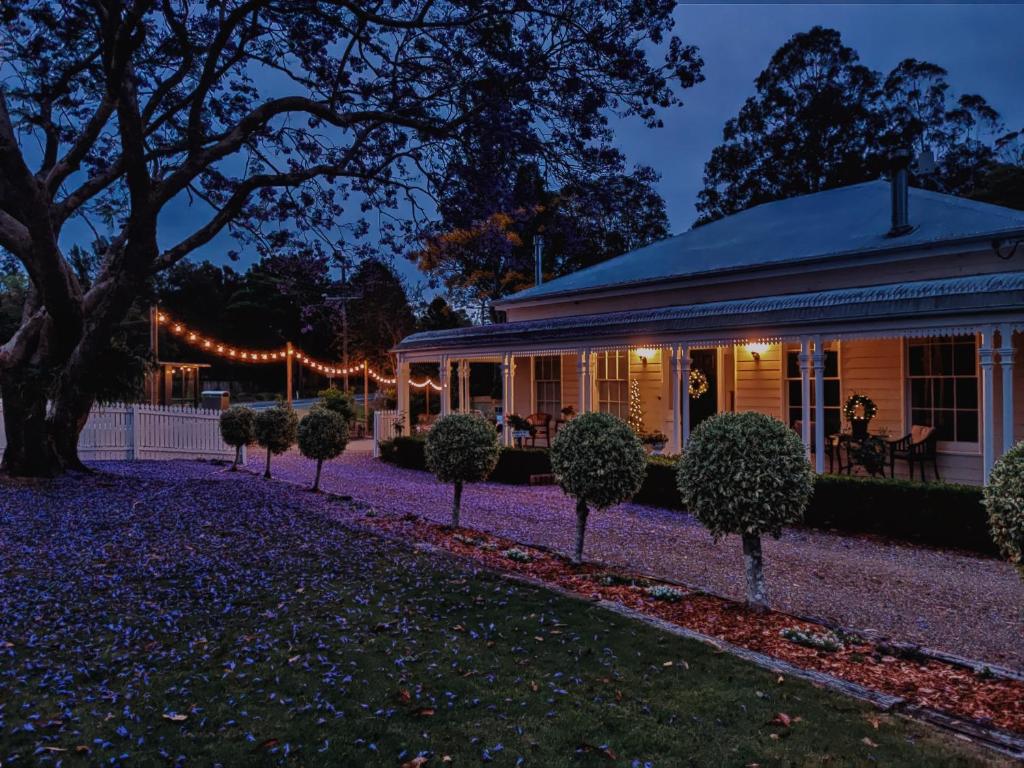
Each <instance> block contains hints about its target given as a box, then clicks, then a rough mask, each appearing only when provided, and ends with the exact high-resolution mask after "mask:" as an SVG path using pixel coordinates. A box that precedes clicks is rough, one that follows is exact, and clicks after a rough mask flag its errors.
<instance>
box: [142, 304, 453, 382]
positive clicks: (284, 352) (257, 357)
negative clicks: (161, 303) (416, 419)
mask: <svg viewBox="0 0 1024 768" xmlns="http://www.w3.org/2000/svg"><path fill="white" fill-rule="evenodd" d="M156 321H157V323H158V324H160V325H166V326H167V330H168V331H170V332H171V333H173V334H174V335H175V336H179V337H181V338H182V340H183V341H187V342H189V343H190V344H193V345H195V346H197V347H201V348H202V349H205V350H207V351H209V352H216V353H217V354H218V355H221V356H223V357H230V358H234V359H236V360H239V359H240V360H244V361H245V362H247V363H270V362H277V361H278V360H284V359H287V358H288V356H289V355H290V356H292V357H293V358H294V359H295V360H297V361H298V362H300V363H301V364H302V365H304V366H306V367H307V368H309V369H311V370H314V371H316V372H317V373H321V374H323V375H325V376H331V377H335V376H354V375H356V374H362V373H363V372H364V371H365V372H366V375H367V376H369V377H370V378H371V379H373V380H374V381H375V382H377V383H378V384H380V385H383V386H394V385H395V384H396V383H397V381H398V380H397V379H396V378H394V377H389V376H385V375H384V374H382V373H380V372H379V371H375V370H374V369H373V368H370V367H369V366H368V365H367V363H366V361H365V360H364V361H363V362H361V363H357V364H356V365H349V366H347V367H346V366H341V365H331V364H329V363H324V362H322V361H320V360H316V359H315V358H312V357H310V356H309V355H307V354H305V353H304V352H303V351H302V350H299V349H295V348H294V347H292V348H290V349H289V348H285V349H272V350H270V351H263V350H259V351H257V350H247V349H239V348H236V347H232V346H230V345H228V344H225V343H224V342H222V341H218V340H217V339H213V338H210V337H206V336H203V335H201V334H199V333H197V332H196V331H193V330H191V329H189V328H188V327H187V326H186V325H185V324H184V323H181V322H178V321H176V320H172V319H171V318H169V317H168V316H167V314H166V313H165V312H158V313H157V316H156ZM409 383H410V384H412V385H413V386H415V387H419V388H421V389H422V388H423V387H425V386H427V385H429V386H430V387H432V388H433V389H435V390H437V391H438V392H440V391H441V387H440V386H438V385H437V384H435V383H434V382H433V381H431V380H430V379H429V378H428V379H426V380H424V381H423V382H412V381H410V382H409Z"/></svg>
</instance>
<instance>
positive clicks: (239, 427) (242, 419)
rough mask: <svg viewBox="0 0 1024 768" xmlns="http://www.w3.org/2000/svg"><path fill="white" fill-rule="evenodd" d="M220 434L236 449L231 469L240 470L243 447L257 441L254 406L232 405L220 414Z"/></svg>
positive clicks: (233, 470)
mask: <svg viewBox="0 0 1024 768" xmlns="http://www.w3.org/2000/svg"><path fill="white" fill-rule="evenodd" d="M220 436H221V437H222V438H223V439H224V442H225V443H227V444H228V445H230V446H233V447H234V449H235V460H234V461H233V462H231V471H232V472H235V471H237V470H238V462H240V461H241V460H242V448H243V447H244V446H246V445H252V444H253V443H255V442H256V422H255V414H254V413H253V410H252V408H246V407H245V406H244V405H232V406H231V407H230V408H228V409H227V410H226V411H224V412H223V413H222V414H221V415H220Z"/></svg>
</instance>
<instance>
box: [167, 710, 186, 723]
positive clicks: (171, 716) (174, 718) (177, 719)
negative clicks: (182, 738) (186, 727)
mask: <svg viewBox="0 0 1024 768" xmlns="http://www.w3.org/2000/svg"><path fill="white" fill-rule="evenodd" d="M164 720H170V721H171V722H172V723H182V722H184V721H185V720H188V715H181V714H178V713H177V712H170V713H168V712H164Z"/></svg>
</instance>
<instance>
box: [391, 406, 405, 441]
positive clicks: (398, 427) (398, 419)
mask: <svg viewBox="0 0 1024 768" xmlns="http://www.w3.org/2000/svg"><path fill="white" fill-rule="evenodd" d="M392 429H393V430H394V431H395V437H401V436H402V432H404V431H405V411H399V412H398V413H397V414H395V424H394V426H393V427H392Z"/></svg>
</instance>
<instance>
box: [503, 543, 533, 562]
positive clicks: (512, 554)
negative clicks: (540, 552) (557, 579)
mask: <svg viewBox="0 0 1024 768" xmlns="http://www.w3.org/2000/svg"><path fill="white" fill-rule="evenodd" d="M505 557H507V558H508V559H509V560H514V561H515V562H517V563H532V562H533V555H531V554H530V553H529V552H526V551H525V550H522V549H519V548H518V547H512V549H506V550H505Z"/></svg>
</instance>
